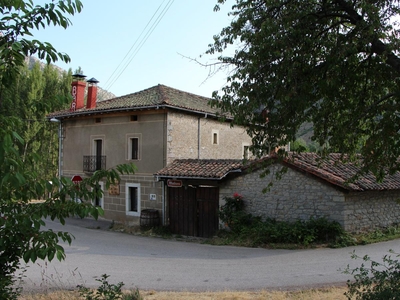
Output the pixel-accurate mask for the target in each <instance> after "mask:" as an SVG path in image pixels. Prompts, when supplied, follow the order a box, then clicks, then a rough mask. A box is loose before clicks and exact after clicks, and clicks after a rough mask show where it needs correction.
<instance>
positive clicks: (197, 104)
mask: <svg viewBox="0 0 400 300" xmlns="http://www.w3.org/2000/svg"><path fill="white" fill-rule="evenodd" d="M211 100H212V99H211V98H207V97H202V96H199V95H195V94H191V93H188V92H184V91H181V90H177V89H174V88H171V87H168V86H165V85H162V84H159V85H156V86H153V87H151V88H148V89H145V90H142V91H139V92H136V93H132V94H128V95H125V96H121V97H117V98H113V99H109V100H105V101H99V102H97V103H96V107H95V108H91V109H87V108H86V107H85V108H81V109H77V110H75V111H70V110H69V109H68V110H62V111H57V112H53V113H51V114H49V115H48V116H47V117H48V118H71V117H76V116H83V115H93V114H104V113H109V112H117V111H129V110H141V109H159V108H174V109H179V110H185V111H190V112H195V113H203V114H204V113H205V114H210V115H216V114H217V112H219V110H218V109H217V108H212V107H211V106H210V105H209V102H210V101H211Z"/></svg>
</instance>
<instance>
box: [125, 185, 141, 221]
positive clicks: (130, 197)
mask: <svg viewBox="0 0 400 300" xmlns="http://www.w3.org/2000/svg"><path fill="white" fill-rule="evenodd" d="M125 194H126V214H127V215H131V216H140V184H138V183H127V184H126V192H125Z"/></svg>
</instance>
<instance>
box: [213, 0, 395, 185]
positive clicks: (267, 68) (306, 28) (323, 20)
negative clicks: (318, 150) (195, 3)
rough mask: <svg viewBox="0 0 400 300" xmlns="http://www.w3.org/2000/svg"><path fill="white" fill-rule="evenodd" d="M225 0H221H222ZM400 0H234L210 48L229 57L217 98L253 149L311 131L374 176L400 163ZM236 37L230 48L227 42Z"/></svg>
mask: <svg viewBox="0 0 400 300" xmlns="http://www.w3.org/2000/svg"><path fill="white" fill-rule="evenodd" d="M225 2H226V0H219V1H218V4H217V6H216V8H215V9H216V10H218V9H219V5H221V4H223V3H225ZM399 9H400V4H399V1H392V0H378V1H373V2H371V1H360V0H355V1H348V0H315V1H312V0H301V1H300V0H297V1H278V0H236V1H235V4H234V5H233V6H232V12H231V16H232V17H233V20H232V22H231V24H230V25H229V26H227V27H226V28H223V29H222V30H221V32H220V34H219V35H216V36H214V43H213V44H210V45H209V48H208V51H207V53H208V54H215V53H220V56H219V63H220V64H221V65H225V66H231V67H232V66H233V67H234V70H233V71H232V72H231V73H230V76H229V77H228V79H227V84H226V86H225V87H224V88H223V89H222V92H221V93H219V94H218V93H217V92H214V94H213V97H214V99H215V100H216V101H215V103H214V104H215V105H217V106H218V107H220V108H221V109H222V110H223V111H224V112H225V113H230V114H231V115H233V116H234V121H235V123H237V124H241V125H245V126H246V127H247V131H248V133H249V134H250V136H251V137H252V139H253V144H254V145H253V150H254V153H257V154H261V155H265V154H266V153H268V151H269V150H270V149H271V148H273V147H275V146H279V145H286V144H287V143H288V142H289V141H293V140H295V136H296V132H297V131H298V129H299V127H300V125H301V124H303V123H304V122H313V124H314V136H313V140H315V141H317V142H318V144H319V145H329V146H327V147H325V148H324V150H325V151H326V152H341V153H343V154H346V155H343V158H345V157H347V158H349V159H353V158H355V157H357V155H358V154H361V155H362V157H363V160H362V162H361V166H362V171H363V172H366V171H372V172H373V173H374V174H375V175H376V176H377V178H378V179H382V178H383V177H384V175H385V174H387V173H386V172H390V173H394V172H395V171H397V170H399V169H400V160H399V159H398V157H399V154H400V114H399V111H400V101H399V100H400V78H399V75H400V58H399V56H398V55H399V52H398V49H399V46H400V37H399V33H400V32H399V29H398V23H397V21H396V17H397V16H398V13H399ZM231 45H235V46H238V48H237V49H236V51H235V52H234V54H233V55H230V56H229V55H225V51H224V50H226V48H227V47H229V46H231Z"/></svg>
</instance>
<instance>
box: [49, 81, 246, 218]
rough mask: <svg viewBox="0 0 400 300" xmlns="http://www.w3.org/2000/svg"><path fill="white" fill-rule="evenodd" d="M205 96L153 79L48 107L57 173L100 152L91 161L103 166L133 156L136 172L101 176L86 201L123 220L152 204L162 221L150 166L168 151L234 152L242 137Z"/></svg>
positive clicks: (191, 154) (75, 169)
mask: <svg viewBox="0 0 400 300" xmlns="http://www.w3.org/2000/svg"><path fill="white" fill-rule="evenodd" d="M163 97H165V99H164V98H163ZM208 100H209V99H205V98H203V97H200V96H197V95H193V94H189V93H185V92H182V91H178V90H174V89H171V88H168V87H165V86H157V87H153V88H150V89H148V90H145V91H141V92H138V93H134V94H130V95H127V96H123V97H121V98H116V99H111V100H108V101H105V102H101V103H97V106H95V107H90V108H85V107H83V108H80V109H78V110H74V111H63V112H57V113H54V114H53V116H56V117H58V118H60V120H61V126H62V139H61V175H62V176H64V177H68V178H72V177H73V176H74V175H80V176H81V177H83V178H84V177H90V176H91V175H92V173H93V172H94V170H96V169H94V170H89V171H88V170H86V169H85V164H84V161H85V160H86V161H87V160H88V159H89V160H92V162H93V161H94V162H95V163H98V162H99V161H100V160H101V164H102V165H101V166H100V164H99V165H96V166H95V168H100V167H101V168H105V169H110V168H113V167H115V166H117V165H119V164H125V163H133V164H134V165H135V166H136V167H137V171H136V173H135V174H134V175H129V176H126V175H124V176H122V177H121V181H120V182H119V184H117V185H115V186H112V187H111V188H110V189H109V190H106V189H105V183H101V184H100V186H101V188H102V190H103V198H102V199H96V200H93V203H94V204H96V205H100V206H101V207H102V208H103V209H104V211H105V215H104V217H105V218H107V219H112V220H115V221H119V222H129V223H130V224H139V222H140V216H141V211H142V210H143V209H157V210H158V211H159V216H160V220H161V222H162V223H164V224H165V223H166V222H167V220H168V216H167V214H166V211H167V202H166V199H165V198H166V192H165V186H164V184H163V183H162V182H158V181H157V179H156V178H155V177H154V174H155V173H156V172H157V171H158V170H160V169H162V168H164V167H165V166H166V165H167V164H168V163H170V162H172V161H173V160H174V159H176V158H196V159H197V158H214V159H220V158H235V159H242V158H243V153H244V149H245V148H244V147H247V146H249V145H250V142H251V139H250V137H248V136H247V134H246V132H245V131H244V129H242V128H239V127H231V126H230V123H229V122H220V121H219V120H218V119H217V118H216V116H215V114H214V115H213V114H212V113H211V111H209V110H210V109H211V108H210V107H209V106H208V105H207V103H208ZM174 101H176V104H175V105H172V104H174ZM182 106H184V109H183V108H182ZM121 107H123V109H121Z"/></svg>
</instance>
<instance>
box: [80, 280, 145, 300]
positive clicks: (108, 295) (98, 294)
mask: <svg viewBox="0 0 400 300" xmlns="http://www.w3.org/2000/svg"><path fill="white" fill-rule="evenodd" d="M108 277H110V276H109V275H107V274H103V275H102V276H101V278H100V279H96V281H98V282H100V283H101V285H100V286H99V287H98V288H97V290H92V289H89V288H87V287H85V286H82V285H78V288H79V294H80V295H81V296H82V297H84V299H86V300H114V299H122V300H141V299H143V298H142V296H141V295H140V293H139V290H138V289H136V290H134V291H133V292H129V293H126V294H124V293H123V292H122V287H123V286H124V283H123V282H119V283H117V284H110V283H109V282H108Z"/></svg>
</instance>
